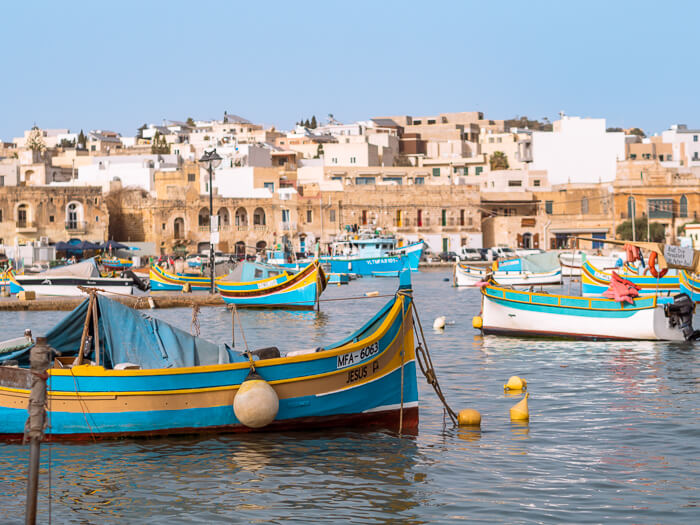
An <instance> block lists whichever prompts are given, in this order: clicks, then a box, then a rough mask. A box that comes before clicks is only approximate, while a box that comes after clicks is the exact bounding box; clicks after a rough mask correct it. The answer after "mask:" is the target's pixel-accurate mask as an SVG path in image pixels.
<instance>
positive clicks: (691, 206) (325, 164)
mask: <svg viewBox="0 0 700 525" xmlns="http://www.w3.org/2000/svg"><path fill="white" fill-rule="evenodd" d="M135 131H136V133H135V135H134V136H124V135H121V134H120V133H117V132H114V131H110V130H104V129H102V130H89V131H84V130H78V131H76V130H69V129H44V128H42V127H40V126H37V125H35V126H33V127H31V129H27V130H26V131H24V134H23V136H21V137H15V138H13V139H12V140H8V141H4V142H0V252H3V253H5V254H6V255H7V256H9V257H17V256H19V255H20V254H21V255H22V257H24V258H25V259H29V262H31V260H41V259H43V258H44V257H43V256H42V253H43V252H42V248H50V247H51V246H52V245H54V244H55V243H56V242H60V241H68V240H70V239H87V240H90V241H100V242H101V241H106V240H108V239H113V240H116V241H120V242H128V243H130V244H131V245H137V246H139V247H141V250H142V255H156V256H157V255H168V254H185V253H195V252H196V253H200V252H204V253H207V252H208V250H209V243H210V235H211V234H210V214H211V215H214V216H216V217H218V221H217V223H218V224H216V230H217V231H218V233H217V235H216V238H215V239H214V242H215V243H216V250H217V251H219V252H222V253H230V254H235V255H236V256H238V257H241V256H245V255H250V254H255V253H256V252H259V251H261V250H264V249H265V248H269V247H271V246H274V245H277V246H279V245H284V246H286V247H289V249H290V251H293V252H306V253H310V252H311V250H312V247H313V246H316V245H317V244H318V245H319V246H320V249H321V250H323V251H325V250H326V249H327V247H328V245H329V243H331V242H333V241H334V240H335V239H337V238H338V236H340V235H342V234H344V233H345V232H347V231H349V230H350V231H358V230H362V229H367V230H372V231H377V230H380V231H382V232H383V233H389V234H394V235H395V236H397V237H398V238H400V239H401V240H402V242H405V243H410V242H415V241H418V240H424V241H425V242H426V245H427V247H428V249H429V250H430V251H431V252H433V253H440V252H456V253H459V252H460V250H461V249H462V248H463V247H466V248H490V247H498V246H508V247H511V248H521V249H547V250H548V249H563V248H571V247H572V246H573V245H575V246H576V247H577V248H579V249H586V250H604V249H605V246H604V244H603V243H602V242H597V241H594V240H578V239H574V238H575V237H579V236H581V237H587V238H590V239H600V240H601V241H602V240H605V239H613V238H618V239H620V238H625V239H627V238H630V239H631V237H630V235H631V233H630V232H632V231H633V228H632V222H631V221H630V218H632V217H635V218H636V221H635V226H636V228H635V229H634V233H633V235H634V236H635V238H636V240H646V238H647V235H649V236H650V237H651V238H652V239H653V240H659V241H665V242H667V243H678V242H679V241H687V240H688V239H692V237H693V235H697V234H693V233H692V231H693V229H692V227H688V228H687V231H686V225H688V224H694V223H696V221H697V210H698V205H699V204H700V203H699V202H698V190H699V189H700V179H699V178H698V177H699V176H700V141H698V137H699V136H700V129H691V128H689V127H688V126H687V125H685V124H673V125H670V126H669V128H668V129H667V130H665V131H663V132H662V133H661V134H660V135H659V134H655V135H653V136H647V135H646V134H645V132H644V131H643V130H641V129H638V128H632V129H620V128H610V127H608V125H607V123H606V120H605V119H603V118H582V117H577V116H568V115H565V114H564V113H563V112H562V113H560V116H559V120H555V121H554V122H551V123H549V122H548V121H545V122H544V123H540V122H537V121H529V120H528V119H527V118H525V117H523V118H520V119H514V120H511V121H506V120H491V119H489V118H486V117H485V116H484V114H483V113H482V112H478V111H472V112H459V113H441V114H438V115H428V116H411V115H398V116H396V115H395V116H377V117H373V118H370V119H368V120H363V121H357V122H352V123H341V122H339V121H337V120H336V119H335V118H334V117H333V115H328V116H327V118H325V119H317V117H316V116H313V118H311V119H305V120H302V121H300V122H299V123H297V125H296V127H295V128H294V129H292V130H289V131H282V130H278V129H276V128H275V127H274V126H265V125H262V124H256V123H253V122H251V121H249V120H247V119H246V118H243V117H241V116H238V115H234V114H231V113H228V112H224V113H223V115H222V116H221V118H220V119H217V120H195V119H193V118H187V119H186V120H185V121H176V120H164V121H163V122H161V123H151V124H144V125H142V126H140V127H139V128H138V129H137V130H135ZM213 150H215V151H216V155H215V156H214V157H215V158H216V160H215V161H210V162H207V161H203V156H204V155H208V154H209V153H210V152H212V151H213ZM205 158H206V157H205ZM210 167H211V172H212V173H211V177H210V175H209V168H210ZM210 195H211V199H212V209H211V211H210ZM572 239H573V242H572Z"/></svg>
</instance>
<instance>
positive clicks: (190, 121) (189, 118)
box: [187, 117, 195, 127]
mask: <svg viewBox="0 0 700 525" xmlns="http://www.w3.org/2000/svg"><path fill="white" fill-rule="evenodd" d="M187 125H188V126H192V127H194V126H195V123H194V119H193V118H192V117H187Z"/></svg>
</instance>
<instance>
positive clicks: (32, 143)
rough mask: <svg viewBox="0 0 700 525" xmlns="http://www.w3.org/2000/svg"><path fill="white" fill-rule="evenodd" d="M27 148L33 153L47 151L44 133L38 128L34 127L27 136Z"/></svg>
mask: <svg viewBox="0 0 700 525" xmlns="http://www.w3.org/2000/svg"><path fill="white" fill-rule="evenodd" d="M25 146H26V147H28V148H29V149H30V150H32V151H37V152H39V153H43V152H44V151H46V143H45V142H44V133H43V132H42V131H41V130H40V129H39V128H38V127H37V126H33V127H32V129H31V131H30V132H29V135H28V136H27V142H26V143H25Z"/></svg>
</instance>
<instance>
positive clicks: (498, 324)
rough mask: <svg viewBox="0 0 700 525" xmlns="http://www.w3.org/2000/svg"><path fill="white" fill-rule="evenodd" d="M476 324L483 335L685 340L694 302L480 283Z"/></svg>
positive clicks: (680, 297)
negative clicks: (578, 294)
mask: <svg viewBox="0 0 700 525" xmlns="http://www.w3.org/2000/svg"><path fill="white" fill-rule="evenodd" d="M481 293H482V311H481V316H480V317H476V318H475V319H474V326H475V328H480V329H481V331H482V332H483V333H484V334H498V335H512V336H526V337H545V338H563V339H575V340H578V339H583V340H608V339H611V340H614V339H631V340H652V341H687V340H689V339H694V338H695V337H696V334H695V331H694V330H693V326H692V318H693V309H694V308H693V303H692V302H691V301H690V300H689V298H688V296H686V295H684V294H679V295H676V296H674V297H673V300H672V302H670V303H668V304H663V305H662V304H661V301H659V300H658V298H657V297H655V296H653V297H642V298H637V299H635V300H634V301H633V304H628V303H624V302H622V303H621V302H617V301H614V300H612V299H594V298H588V297H573V296H567V295H554V294H549V293H546V292H539V293H538V292H527V291H520V290H513V289H508V288H503V287H499V286H484V287H483V288H482V289H481Z"/></svg>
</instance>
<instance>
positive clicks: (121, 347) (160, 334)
mask: <svg viewBox="0 0 700 525" xmlns="http://www.w3.org/2000/svg"><path fill="white" fill-rule="evenodd" d="M88 304H89V299H85V301H83V302H82V303H81V304H80V305H79V306H78V307H77V308H75V309H74V310H73V311H72V312H71V313H70V314H68V315H67V316H66V317H65V318H64V319H63V320H62V321H61V322H60V323H58V324H57V325H56V326H54V328H53V329H52V330H51V331H50V332H48V333H47V334H46V338H47V340H48V343H49V346H51V347H52V348H54V349H56V350H58V351H59V352H61V354H62V355H66V356H70V355H77V351H78V349H79V348H80V340H81V337H82V334H83V326H84V324H85V315H86V313H87V309H88ZM97 305H98V312H99V313H98V318H99V331H100V352H101V355H102V356H103V357H102V358H101V361H102V364H104V365H105V367H106V368H112V367H114V366H115V365H117V364H119V363H133V364H136V365H139V366H140V367H141V368H149V369H152V368H173V367H182V366H199V365H215V364H221V363H231V362H241V361H246V359H245V358H244V357H242V356H241V355H240V354H239V353H238V352H235V351H233V350H231V349H230V348H229V347H228V345H225V344H221V345H218V344H215V343H212V342H210V341H207V340H205V339H202V338H200V337H195V336H193V335H190V334H189V333H187V332H185V331H184V330H180V329H179V328H175V327H174V326H171V325H169V324H168V323H166V322H165V321H161V320H160V319H155V318H153V317H149V316H148V315H145V314H143V313H141V312H139V311H137V310H134V309H132V308H129V307H128V306H124V305H123V304H121V303H118V302H117V301H114V300H112V299H109V298H107V297H105V296H103V295H98V296H97ZM90 327H91V328H92V322H91V323H90ZM7 357H8V358H10V356H7ZM11 358H12V359H18V360H19V361H20V364H24V363H25V361H27V360H28V358H29V349H26V350H23V351H22V355H18V354H17V353H15V354H14V355H12V356H11ZM92 358H93V359H94V356H92Z"/></svg>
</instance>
